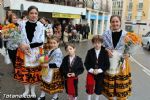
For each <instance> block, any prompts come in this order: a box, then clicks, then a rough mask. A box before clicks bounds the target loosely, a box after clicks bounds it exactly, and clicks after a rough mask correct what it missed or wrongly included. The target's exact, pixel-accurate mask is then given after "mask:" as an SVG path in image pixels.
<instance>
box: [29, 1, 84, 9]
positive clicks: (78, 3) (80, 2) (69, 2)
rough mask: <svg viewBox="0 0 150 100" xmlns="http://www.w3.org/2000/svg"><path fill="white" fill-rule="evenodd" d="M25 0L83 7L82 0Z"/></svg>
mask: <svg viewBox="0 0 150 100" xmlns="http://www.w3.org/2000/svg"><path fill="white" fill-rule="evenodd" d="M27 1H34V2H40V3H49V4H57V5H64V6H72V7H80V8H84V7H85V3H84V0H27Z"/></svg>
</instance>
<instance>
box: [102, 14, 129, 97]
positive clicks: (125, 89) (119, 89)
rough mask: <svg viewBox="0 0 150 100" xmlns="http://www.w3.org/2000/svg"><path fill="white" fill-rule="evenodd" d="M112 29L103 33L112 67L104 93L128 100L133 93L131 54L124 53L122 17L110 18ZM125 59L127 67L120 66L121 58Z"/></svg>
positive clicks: (106, 79)
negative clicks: (129, 60) (129, 59)
mask: <svg viewBox="0 0 150 100" xmlns="http://www.w3.org/2000/svg"><path fill="white" fill-rule="evenodd" d="M110 24H111V26H110V30H108V31H106V32H105V33H104V34H103V38H104V45H105V47H106V50H107V51H108V54H109V57H110V68H109V70H107V73H106V75H105V79H104V87H105V91H104V94H105V95H106V97H108V99H109V100H113V99H114V97H117V100H126V99H127V97H128V96H129V95H130V93H131V72H130V66H129V62H128V57H129V54H124V46H125V42H124V37H125V36H126V32H125V31H123V30H122V29H121V18H120V17H119V16H117V15H113V16H111V18H110ZM121 57H123V58H124V59H125V67H124V68H122V67H119V66H118V65H119V64H118V63H119V60H120V58H121Z"/></svg>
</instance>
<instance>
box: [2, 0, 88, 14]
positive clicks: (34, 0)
mask: <svg viewBox="0 0 150 100" xmlns="http://www.w3.org/2000/svg"><path fill="white" fill-rule="evenodd" d="M61 1H62V0H61ZM43 2H44V3H43ZM60 3H61V4H60ZM60 3H59V4H51V3H50V2H48V1H47V0H41V1H39V0H4V7H9V8H10V9H12V10H20V7H21V5H23V8H24V10H27V9H28V7H29V6H31V5H35V6H36V7H38V9H39V11H40V12H55V13H65V14H77V15H86V8H80V7H74V6H66V5H62V4H63V3H62V2H60ZM76 6H77V5H76Z"/></svg>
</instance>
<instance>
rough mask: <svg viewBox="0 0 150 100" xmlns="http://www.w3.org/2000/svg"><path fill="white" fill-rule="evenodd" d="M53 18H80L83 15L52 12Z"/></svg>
mask: <svg viewBox="0 0 150 100" xmlns="http://www.w3.org/2000/svg"><path fill="white" fill-rule="evenodd" d="M52 17H53V18H75V19H80V18H81V15H78V14H65V13H52Z"/></svg>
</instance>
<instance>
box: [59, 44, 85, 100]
mask: <svg viewBox="0 0 150 100" xmlns="http://www.w3.org/2000/svg"><path fill="white" fill-rule="evenodd" d="M65 50H66V51H67V53H68V55H67V56H65V57H64V59H63V62H62V64H61V67H60V71H61V73H62V75H63V76H64V77H65V88H66V93H67V94H68V98H69V100H77V96H78V75H80V74H82V73H83V71H84V68H83V63H82V59H81V58H80V57H79V56H76V54H75V51H76V48H75V45H73V44H68V45H67V46H66V47H65Z"/></svg>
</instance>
